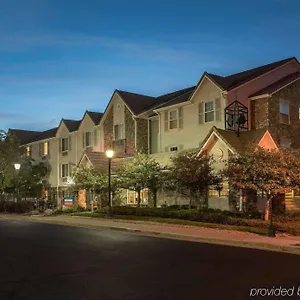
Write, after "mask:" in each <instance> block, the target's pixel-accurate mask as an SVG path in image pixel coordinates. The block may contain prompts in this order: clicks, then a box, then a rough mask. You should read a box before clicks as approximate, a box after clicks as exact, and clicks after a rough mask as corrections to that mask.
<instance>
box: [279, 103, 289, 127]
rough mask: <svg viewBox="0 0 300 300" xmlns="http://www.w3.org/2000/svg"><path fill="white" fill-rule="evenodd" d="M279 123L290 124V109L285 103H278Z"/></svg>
mask: <svg viewBox="0 0 300 300" xmlns="http://www.w3.org/2000/svg"><path fill="white" fill-rule="evenodd" d="M280 123H284V124H290V108H289V104H288V103H286V102H280Z"/></svg>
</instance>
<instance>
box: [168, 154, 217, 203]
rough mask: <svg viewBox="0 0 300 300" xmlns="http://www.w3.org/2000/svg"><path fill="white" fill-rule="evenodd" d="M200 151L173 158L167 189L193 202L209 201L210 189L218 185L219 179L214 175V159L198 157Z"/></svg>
mask: <svg viewBox="0 0 300 300" xmlns="http://www.w3.org/2000/svg"><path fill="white" fill-rule="evenodd" d="M197 153H198V151H185V152H181V153H179V154H178V155H176V156H174V157H172V158H171V166H170V167H169V180H168V181H167V182H166V188H167V189H170V190H175V191H176V192H178V193H180V194H182V195H184V196H187V197H188V198H189V200H190V202H189V206H190V207H191V205H192V201H193V200H194V201H195V202H196V203H199V202H200V198H201V197H204V198H205V200H207V193H208V188H209V186H210V185H216V184H217V183H218V181H219V177H218V176H217V175H216V174H214V173H213V162H214V161H213V159H212V157H210V156H202V157H197Z"/></svg>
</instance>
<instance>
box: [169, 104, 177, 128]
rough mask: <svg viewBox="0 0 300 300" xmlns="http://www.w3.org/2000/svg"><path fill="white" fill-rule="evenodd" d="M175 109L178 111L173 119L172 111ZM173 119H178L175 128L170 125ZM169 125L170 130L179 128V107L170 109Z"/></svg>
mask: <svg viewBox="0 0 300 300" xmlns="http://www.w3.org/2000/svg"><path fill="white" fill-rule="evenodd" d="M173 111H176V119H174V120H171V113H172V112H173ZM172 121H176V127H175V128H171V126H170V124H171V122H172ZM168 127H169V130H176V129H178V128H179V109H178V108H175V109H171V110H169V111H168Z"/></svg>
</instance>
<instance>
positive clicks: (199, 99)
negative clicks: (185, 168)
mask: <svg viewBox="0 0 300 300" xmlns="http://www.w3.org/2000/svg"><path fill="white" fill-rule="evenodd" d="M217 98H219V99H220V102H221V107H220V112H221V120H220V121H212V122H208V123H204V124H199V108H198V107H199V103H203V102H208V101H214V100H215V99H217ZM224 108H225V99H224V98H223V97H222V95H221V91H220V89H219V88H218V87H216V86H215V85H214V84H213V83H212V82H211V81H210V80H209V79H204V81H203V83H202V84H201V86H200V87H199V89H198V91H197V92H196V94H195V96H194V97H193V99H192V103H191V104H187V105H184V106H183V107H182V116H183V128H180V129H171V130H168V131H165V129H164V125H165V111H161V112H160V120H161V121H160V124H159V126H160V136H159V137H158V139H159V142H160V149H159V151H160V152H165V151H166V150H167V149H168V148H169V147H171V146H178V147H180V150H181V149H191V148H197V147H199V145H200V143H201V142H202V141H203V140H204V138H205V137H206V135H207V134H208V132H209V130H210V129H211V128H212V126H216V127H218V128H224V115H223V113H222V112H224Z"/></svg>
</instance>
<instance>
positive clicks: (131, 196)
mask: <svg viewBox="0 0 300 300" xmlns="http://www.w3.org/2000/svg"><path fill="white" fill-rule="evenodd" d="M137 203H138V193H137V192H135V191H131V190H127V204H137ZM141 204H148V189H147V188H145V189H143V190H141Z"/></svg>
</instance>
